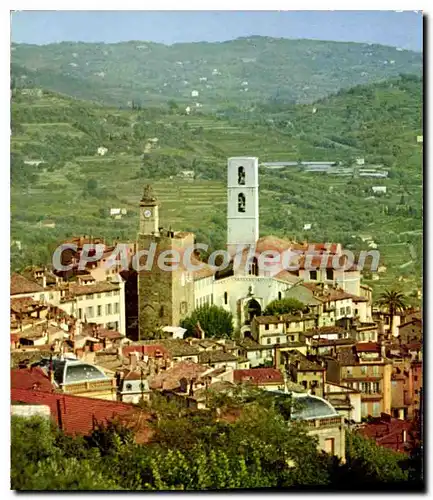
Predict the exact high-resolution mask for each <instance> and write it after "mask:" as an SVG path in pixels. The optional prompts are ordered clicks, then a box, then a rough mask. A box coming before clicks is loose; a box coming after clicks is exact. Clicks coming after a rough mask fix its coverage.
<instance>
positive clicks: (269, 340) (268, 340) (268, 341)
mask: <svg viewBox="0 0 433 500" xmlns="http://www.w3.org/2000/svg"><path fill="white" fill-rule="evenodd" d="M267 343H268V344H270V343H271V339H267ZM415 393H416V391H415Z"/></svg>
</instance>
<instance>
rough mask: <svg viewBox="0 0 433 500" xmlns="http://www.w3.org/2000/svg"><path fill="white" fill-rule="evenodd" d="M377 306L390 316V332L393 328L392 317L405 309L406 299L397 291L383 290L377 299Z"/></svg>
mask: <svg viewBox="0 0 433 500" xmlns="http://www.w3.org/2000/svg"><path fill="white" fill-rule="evenodd" d="M377 304H378V305H379V306H381V307H384V308H386V310H387V311H388V313H389V315H390V316H391V324H390V327H389V328H390V331H391V332H392V331H393V328H394V316H395V315H396V313H397V312H399V311H404V310H405V309H406V307H407V298H406V296H405V295H404V294H403V293H402V292H400V291H399V290H385V291H384V292H383V293H382V294H381V295H380V297H379V300H378V301H377Z"/></svg>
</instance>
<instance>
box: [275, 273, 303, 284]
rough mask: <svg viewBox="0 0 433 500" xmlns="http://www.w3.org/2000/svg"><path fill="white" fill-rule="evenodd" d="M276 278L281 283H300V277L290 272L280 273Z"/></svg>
mask: <svg viewBox="0 0 433 500" xmlns="http://www.w3.org/2000/svg"><path fill="white" fill-rule="evenodd" d="M274 278H276V279H277V280H281V281H286V282H287V283H297V282H298V281H299V277H298V276H296V275H295V274H293V273H291V272H290V271H286V270H284V271H280V272H279V273H277V274H276V275H275V276H274Z"/></svg>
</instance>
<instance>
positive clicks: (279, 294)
mask: <svg viewBox="0 0 433 500" xmlns="http://www.w3.org/2000/svg"><path fill="white" fill-rule="evenodd" d="M278 300H281V292H278Z"/></svg>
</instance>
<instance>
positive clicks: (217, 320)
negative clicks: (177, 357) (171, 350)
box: [181, 304, 233, 338]
mask: <svg viewBox="0 0 433 500" xmlns="http://www.w3.org/2000/svg"><path fill="white" fill-rule="evenodd" d="M198 324H200V327H201V328H202V329H203V330H204V332H205V335H206V337H210V338H232V337H233V316H232V314H231V313H230V312H228V311H226V310H225V309H223V308H222V307H218V306H215V305H210V304H205V305H203V306H201V307H199V308H197V309H195V310H194V311H193V312H192V313H191V315H190V316H188V317H187V318H185V319H184V320H183V321H182V322H181V326H182V327H183V328H186V329H187V336H189V337H194V336H197V333H196V329H197V325H198Z"/></svg>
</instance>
